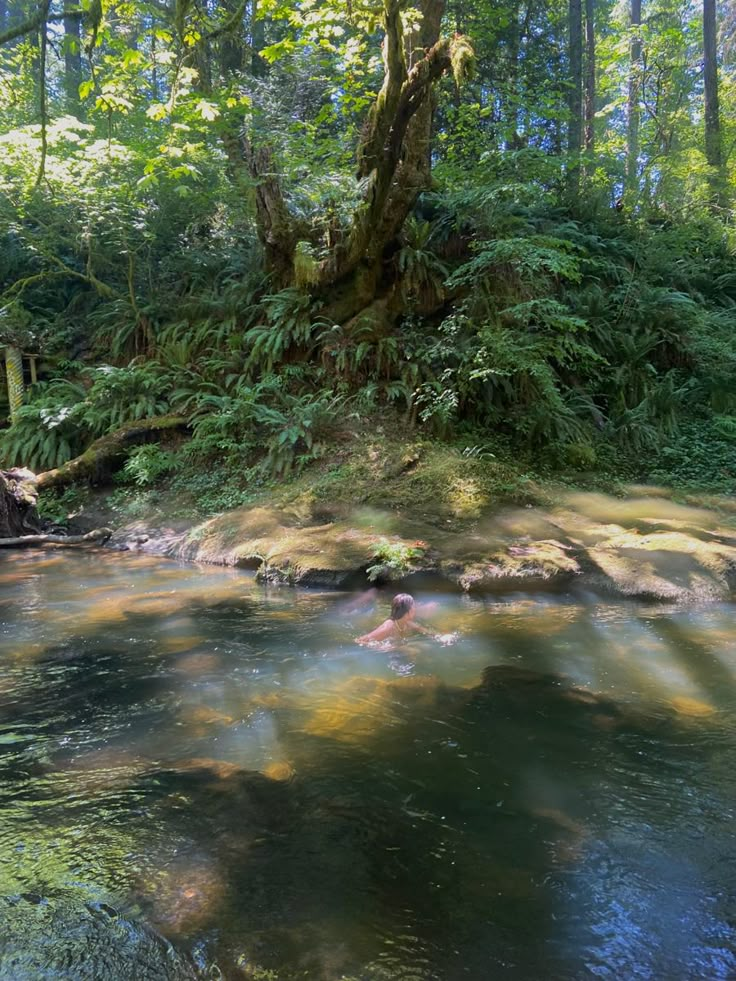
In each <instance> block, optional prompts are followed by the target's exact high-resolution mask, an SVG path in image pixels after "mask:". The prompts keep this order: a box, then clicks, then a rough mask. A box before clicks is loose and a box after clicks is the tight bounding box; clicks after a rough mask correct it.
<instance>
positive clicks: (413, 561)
mask: <svg viewBox="0 0 736 981" xmlns="http://www.w3.org/2000/svg"><path fill="white" fill-rule="evenodd" d="M426 552H427V545H426V543H425V542H413V543H412V544H410V545H409V544H407V543H406V542H400V541H399V542H396V541H391V539H389V538H381V539H380V541H379V542H377V544H376V546H375V548H374V550H373V560H374V561H373V563H372V564H371V565H369V566H368V568H367V569H366V575H367V576H368V579H369V580H370V581H371V582H376V580H379V579H382V580H386V579H388V580H389V581H390V580H394V579H403V578H404V577H405V576H407V575H409V573H410V572H413V571H414V570H415V569H416V568H417V564H418V563H419V562H420V561H421V560H422V559H423V558H424V556H425V555H426Z"/></svg>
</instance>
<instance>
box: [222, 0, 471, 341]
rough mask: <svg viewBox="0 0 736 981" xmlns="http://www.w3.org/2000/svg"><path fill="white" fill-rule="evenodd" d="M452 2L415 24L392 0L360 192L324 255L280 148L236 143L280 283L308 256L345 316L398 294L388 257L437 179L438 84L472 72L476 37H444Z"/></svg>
mask: <svg viewBox="0 0 736 981" xmlns="http://www.w3.org/2000/svg"><path fill="white" fill-rule="evenodd" d="M444 6H445V4H444V0H420V3H419V14H420V17H419V19H418V21H415V20H413V21H412V22H411V26H406V24H405V22H404V19H403V18H402V11H404V10H405V9H406V7H407V4H406V3H404V2H402V0H384V2H383V12H382V21H383V28H384V40H383V61H384V78H383V85H382V87H381V90H380V92H379V94H378V96H377V98H376V99H375V101H374V103H373V105H372V106H371V109H370V111H369V113H368V117H367V119H366V121H365V125H364V127H363V131H362V134H361V137H360V140H359V145H358V148H357V177H358V180H359V182H360V187H361V196H360V200H359V203H358V205H357V207H356V208H355V209H354V210H353V213H352V215H351V217H350V219H349V221H348V223H347V224H346V226H345V227H342V228H340V229H339V231H338V234H337V235H336V236H335V244H334V246H333V247H332V248H331V249H330V251H329V253H328V254H327V255H325V256H324V258H322V259H317V258H313V252H312V243H311V242H310V239H309V235H310V229H309V228H308V227H307V226H306V223H305V222H304V220H303V219H301V220H300V219H298V218H296V217H295V216H294V215H293V214H292V213H291V211H290V209H289V205H288V201H287V199H286V196H285V194H284V191H283V188H282V186H281V182H280V180H279V176H278V168H277V166H276V163H275V160H274V153H273V150H272V148H271V146H269V145H268V143H267V142H263V141H261V142H259V141H257V139H256V138H255V137H249V136H248V135H243V136H242V137H240V139H239V142H238V144H237V145H236V144H235V142H234V141H233V140H230V142H229V144H228V148H229V152H230V155H231V159H233V158H234V157H236V156H237V157H238V158H239V160H240V162H243V161H244V162H245V163H246V165H247V167H248V170H249V173H250V176H251V178H252V179H253V181H254V182H255V185H256V210H257V220H258V229H259V234H260V238H261V241H262V243H263V247H264V250H265V255H266V263H267V267H268V271H269V272H270V273H271V276H272V281H273V283H274V285H275V286H276V287H277V288H286V287H289V286H292V285H295V284H297V283H298V282H299V274H298V272H297V269H296V267H297V265H298V264H299V261H300V259H301V260H305V257H306V261H307V262H311V268H310V270H309V276H308V288H309V291H310V293H311V294H312V295H313V296H314V297H315V298H316V299H321V300H323V301H324V307H323V311H322V312H323V316H325V317H327V318H329V319H332V320H333V321H334V322H336V323H345V322H347V321H349V320H350V319H351V318H353V317H355V316H356V315H357V314H359V313H360V312H361V311H362V310H365V309H366V308H368V307H370V306H371V305H372V304H375V303H377V302H378V303H385V302H386V301H387V299H388V298H389V294H390V292H391V283H390V282H387V281H386V280H385V274H384V263H383V259H384V257H385V255H386V253H387V251H388V250H389V249H390V247H391V245H392V243H394V242H395V241H396V239H397V237H398V235H399V233H400V231H401V229H402V226H403V225H404V222H405V221H406V219H407V216H408V215H409V213H410V211H411V209H412V207H413V206H414V204H415V202H416V200H417V197H418V196H419V194H420V193H421V192H422V191H423V190H425V189H426V188H427V187H428V185H429V179H430V167H431V163H430V146H431V131H432V114H433V88H434V85H435V83H436V82H437V81H438V80H439V79H440V78H441V77H442V76H443V75H444V74H445V73H449V72H452V74H453V75H454V77H455V81H456V83H458V84H459V83H460V82H461V81H462V80H463V78H464V77H466V76H467V75H468V74H469V73H470V71H471V68H472V64H473V52H472V48H471V45H470V42H469V41H468V39H467V38H465V37H464V36H462V35H458V34H455V35H453V36H452V37H442V36H441V22H442V16H443V13H444ZM407 23H408V20H407Z"/></svg>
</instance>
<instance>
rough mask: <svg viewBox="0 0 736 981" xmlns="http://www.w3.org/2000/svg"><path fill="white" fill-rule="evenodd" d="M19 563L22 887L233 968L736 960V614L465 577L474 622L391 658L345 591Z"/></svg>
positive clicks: (551, 969)
mask: <svg viewBox="0 0 736 981" xmlns="http://www.w3.org/2000/svg"><path fill="white" fill-rule="evenodd" d="M85 562H87V565H85ZM11 568H12V571H13V573H14V574H15V575H16V578H15V580H14V581H15V583H16V586H15V587H13V585H12V583H9V586H10V587H11V589H13V588H15V589H16V592H15V593H13V592H11V594H10V595H11V598H12V599H13V602H14V604H15V605H14V606H11V607H8V608H6V607H3V611H2V612H0V617H2V618H4V619H2V620H0V623H2V627H3V632H2V634H0V654H1V655H2V657H1V659H0V804H2V806H3V809H4V815H5V821H4V828H3V830H2V831H0V844H1V850H0V895H1V894H5V895H12V894H19V893H21V892H24V893H25V892H28V891H32V892H34V893H38V894H40V895H43V896H48V897H51V900H52V901H57V900H58V901H61V899H60V897H64V896H67V895H69V894H71V895H73V896H74V897H76V898H77V899H79V900H80V901H84V902H110V903H112V905H113V906H115V907H116V908H119V909H121V911H122V912H123V913H124V914H125V915H126V916H129V917H130V918H131V920H135V919H143V920H147V921H148V922H150V923H151V924H152V925H153V926H154V927H155V928H156V929H157V930H159V931H160V933H161V934H163V935H164V936H166V937H168V938H169V939H170V940H173V941H175V942H176V943H177V944H178V945H179V946H181V947H182V948H184V949H187V950H189V951H192V952H193V953H194V955H195V959H197V960H198V961H199V962H200V963H206V962H213V961H214V962H217V964H218V965H219V966H220V969H221V970H222V972H223V974H224V976H225V977H227V978H234V979H235V978H248V977H255V976H258V971H259V970H260V971H267V970H272V971H273V972H274V975H275V977H277V978H278V979H280V981H287V979H291V978H294V979H296V978H309V979H314V981H338V979H350V978H355V979H361V981H381V979H384V978H385V979H389V978H390V979H404V978H406V979H408V978H411V979H413V981H418V979H426V981H430V979H438V981H454V979H455V978H457V979H461V978H472V979H485V978H488V977H494V976H502V977H509V978H520V979H536V978H540V977H545V978H560V979H567V978H578V977H580V978H583V977H589V976H596V977H603V978H612V979H613V978H621V977H636V976H641V977H667V978H670V977H671V978H690V977H709V978H728V977H733V976H734V975H736V956H735V955H734V950H736V938H735V937H734V935H733V929H732V927H731V925H730V924H731V923H733V922H734V915H735V914H736V909H734V906H733V902H734V900H733V891H732V888H731V885H732V882H733V881H734V879H733V871H734V869H733V866H734V858H733V855H732V834H731V831H730V830H729V829H730V827H731V826H732V824H731V822H732V820H733V807H734V804H735V802H736V778H734V776H733V775H732V772H731V771H732V766H731V762H732V759H733V752H734V749H736V732H735V731H734V725H733V711H734V707H735V706H734V691H733V675H732V673H731V668H732V666H733V664H734V659H733V657H731V660H729V656H728V644H729V639H730V640H732V639H733V637H732V635H731V633H730V632H729V631H730V619H731V616H730V613H731V611H730V610H728V609H725V610H724V611H722V612H721V613H720V614H710V615H709V617H705V616H701V615H700V614H698V613H693V614H691V615H688V614H682V613H680V614H676V613H671V612H669V611H667V610H665V609H663V608H659V609H657V610H656V611H646V610H644V611H642V609H641V608H632V607H627V606H626V605H625V604H604V603H600V602H597V601H587V600H585V599H581V598H580V597H577V598H576V599H575V600H574V601H572V600H570V599H567V598H565V597H558V598H556V599H550V598H545V599H544V600H541V599H539V598H538V597H531V596H523V595H517V596H507V597H504V598H503V599H502V600H487V601H485V602H476V603H470V602H468V601H467V600H464V599H461V598H458V597H451V598H442V597H440V598H439V599H438V606H437V608H436V609H435V610H434V611H433V612H432V616H433V617H434V621H435V622H436V623H437V624H438V625H439V626H440V628H441V629H443V630H445V629H447V630H455V629H458V630H460V631H461V634H462V636H461V641H460V643H459V644H458V645H457V646H456V647H454V648H450V649H447V650H444V649H443V650H438V649H435V648H433V647H432V646H431V645H428V644H424V645H422V643H420V644H418V645H416V647H409V648H408V649H406V650H404V651H399V652H393V653H387V652H380V651H365V650H357V649H355V648H353V647H352V646H351V645H350V643H349V637H350V636H354V635H355V634H356V633H358V632H359V631H360V630H362V629H363V627H364V626H365V624H366V623H367V622H368V620H369V619H370V617H371V616H373V617H374V618H375V615H376V614H375V612H372V611H371V609H370V608H368V609H367V610H366V611H364V612H358V613H356V614H355V615H353V614H350V613H347V614H346V613H345V612H340V613H339V615H338V613H337V612H336V611H338V610H343V611H344V606H345V604H344V598H340V597H336V596H324V595H322V596H321V595H319V594H314V593H297V592H291V591H274V592H270V593H268V592H263V591H260V590H258V589H256V588H255V587H254V586H253V584H252V582H250V581H249V580H248V579H247V578H245V577H242V576H240V577H238V576H237V575H234V574H230V573H226V572H219V573H213V572H204V571H203V572H201V573H198V572H197V571H196V570H191V569H181V568H178V567H176V566H172V565H166V564H163V563H150V564H148V565H147V566H143V567H140V568H136V569H134V566H133V564H132V563H129V562H128V563H126V562H122V565H120V566H117V567H115V566H112V565H110V564H108V563H107V560H106V559H103V560H102V561H101V563H100V565H99V566H98V565H96V564H95V562H94V561H93V560H91V559H88V560H84V561H77V563H76V565H75V564H74V563H73V562H70V561H69V560H67V561H66V563H65V564H63V565H58V564H57V565H51V566H48V567H45V568H44V567H42V566H41V565H40V564H39V563H34V562H30V563H28V564H23V563H14V564H13V565H12V567H11ZM69 570H72V571H71V572H70V571H69ZM134 572H135V576H136V578H135V580H134V579H133V578H132V576H133V573H134ZM93 580H94V582H95V585H93ZM139 580H140V581H139ZM29 582H31V583H32V585H33V590H32V591H31V592H30V593H29V591H28V590H27V589H26V586H27V585H28V583H29ZM85 582H86V585H87V588H86V589H84V588H80V583H82V584H84V583H85ZM131 582H136V583H137V585H136V586H135V587H134V588H132V587H131V585H130V584H131ZM93 588H94V589H97V590H98V591H97V592H96V593H94V594H92V593H91V590H92V589H93ZM29 597H30V598H29ZM85 597H86V599H85ZM380 603H381V600H380V597H379V598H378V606H379V609H380ZM8 609H9V610H10V613H8ZM708 638H712V639H713V642H712V643H711V641H709V639H708ZM133 976H135V975H133V974H131V975H130V977H131V978H132V977H133ZM120 981H125V978H124V977H123V976H122V975H121V976H120Z"/></svg>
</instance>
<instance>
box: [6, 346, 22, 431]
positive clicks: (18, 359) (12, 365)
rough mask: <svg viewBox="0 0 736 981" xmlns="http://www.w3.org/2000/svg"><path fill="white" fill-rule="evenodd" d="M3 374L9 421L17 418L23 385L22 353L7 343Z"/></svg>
mask: <svg viewBox="0 0 736 981" xmlns="http://www.w3.org/2000/svg"><path fill="white" fill-rule="evenodd" d="M5 374H6V377H7V383H8V403H9V405H10V421H11V422H15V420H16V419H17V418H18V410H19V409H20V407H21V406H22V405H23V396H24V393H25V385H24V382H23V355H22V354H21V352H20V349H19V348H17V347H13V345H12V344H8V345H6V347H5Z"/></svg>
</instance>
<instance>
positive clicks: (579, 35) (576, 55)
mask: <svg viewBox="0 0 736 981" xmlns="http://www.w3.org/2000/svg"><path fill="white" fill-rule="evenodd" d="M567 15H568V45H569V48H568V57H569V63H570V78H569V85H570V88H569V91H568V106H567V108H568V123H567V155H568V165H567V166H568V170H567V189H568V193H569V194H570V196H571V197H573V198H575V197H577V194H578V190H579V186H580V148H581V146H582V136H583V8H582V0H568V8H567Z"/></svg>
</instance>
